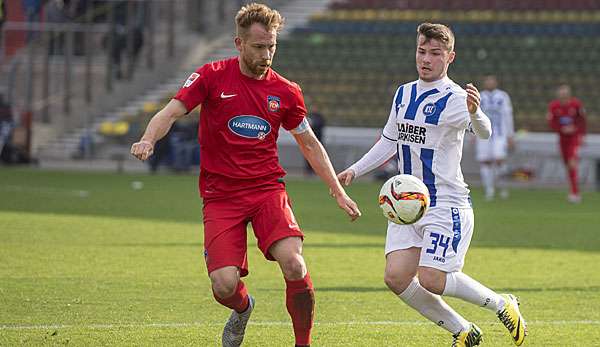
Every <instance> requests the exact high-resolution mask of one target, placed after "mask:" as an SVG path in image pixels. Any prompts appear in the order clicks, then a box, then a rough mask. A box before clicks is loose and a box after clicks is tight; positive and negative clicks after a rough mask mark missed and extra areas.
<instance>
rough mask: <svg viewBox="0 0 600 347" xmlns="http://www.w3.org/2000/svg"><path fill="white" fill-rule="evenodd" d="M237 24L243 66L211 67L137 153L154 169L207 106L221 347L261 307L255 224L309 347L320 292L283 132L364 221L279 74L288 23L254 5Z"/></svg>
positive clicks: (157, 122)
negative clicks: (253, 281)
mask: <svg viewBox="0 0 600 347" xmlns="http://www.w3.org/2000/svg"><path fill="white" fill-rule="evenodd" d="M235 19H236V29H237V33H236V37H235V40H234V42H235V46H236V48H237V50H238V51H239V56H238V57H232V58H229V59H226V60H222V61H217V62H212V63H208V64H206V65H204V66H202V67H201V68H199V69H198V70H196V72H194V73H192V74H191V75H190V77H189V78H188V79H187V81H186V82H185V83H184V84H183V86H182V87H181V89H180V90H179V92H178V93H177V95H175V97H174V98H173V99H172V100H171V101H170V102H169V103H168V104H167V105H166V106H165V108H163V109H162V110H161V111H159V112H158V113H157V114H156V115H155V116H154V117H152V119H151V120H150V123H149V124H148V127H147V128H146V131H145V133H144V135H143V136H142V139H141V140H140V141H139V142H137V143H134V144H133V145H132V147H131V153H132V154H133V155H134V156H135V157H137V158H138V159H141V160H146V159H148V157H149V156H150V155H152V152H153V150H154V145H155V143H156V141H158V139H160V138H162V137H163V136H165V134H166V133H167V132H168V131H169V129H170V128H171V126H172V125H173V123H174V122H175V120H177V119H178V118H181V117H183V116H184V115H186V114H188V113H189V112H191V111H192V110H193V109H194V108H195V107H196V106H198V105H201V111H200V112H201V114H200V126H199V134H198V140H199V142H200V156H201V161H200V167H201V170H200V179H199V185H200V194H201V196H202V197H203V205H204V208H203V216H204V219H203V220H204V256H205V261H206V266H207V268H208V275H209V278H210V280H211V283H212V291H213V295H214V297H215V299H216V300H217V301H218V302H219V303H220V304H222V305H224V306H226V307H228V308H231V309H232V313H231V316H230V317H229V321H228V322H227V323H226V325H225V328H224V329H223V335H222V338H221V341H222V344H223V346H224V347H234V346H239V345H240V344H241V343H242V340H243V337H244V334H245V329H246V324H247V322H248V319H249V318H250V313H251V312H252V310H253V307H254V304H255V301H254V298H253V297H252V296H251V295H249V294H248V290H247V288H246V286H245V284H244V282H243V281H241V280H240V277H244V276H246V275H248V258H247V236H246V234H247V230H246V228H247V225H248V223H249V222H250V223H252V227H253V229H254V234H255V236H256V238H257V241H258V248H260V250H261V251H262V252H263V254H264V256H265V258H267V259H268V260H274V261H277V263H278V264H279V267H280V268H281V272H282V273H283V277H284V280H285V283H286V307H287V310H288V312H289V314H290V316H291V318H292V325H293V329H294V335H295V340H296V346H308V345H310V341H311V336H310V334H311V328H312V325H313V314H314V305H315V298H314V290H313V285H312V282H311V280H310V276H309V274H308V270H307V268H306V264H305V262H304V258H303V256H302V240H303V237H304V235H303V234H302V231H301V230H300V227H299V226H298V223H296V219H295V218H294V214H293V212H292V209H291V207H290V202H289V198H288V196H287V193H286V191H285V184H284V183H283V176H284V175H285V171H284V170H283V168H282V167H281V165H280V164H279V160H278V154H277V137H278V135H279V129H280V127H283V128H284V129H286V130H288V131H290V132H291V133H292V134H293V136H294V138H295V140H296V142H297V143H298V145H299V147H300V150H301V152H302V154H303V155H304V157H305V158H306V159H307V160H308V162H309V163H310V164H311V166H312V168H313V169H314V170H315V172H316V173H317V174H318V175H319V176H320V177H321V178H322V179H323V180H324V181H325V183H326V184H327V185H328V186H329V189H330V192H331V194H332V196H333V197H334V198H335V200H336V202H337V204H338V206H339V207H340V208H341V209H343V210H344V211H345V212H346V213H347V214H348V215H349V216H350V218H351V219H352V220H354V219H356V218H358V217H359V216H360V211H359V209H358V207H357V205H356V203H355V202H354V201H352V199H350V197H348V195H347V194H346V192H345V191H344V188H342V186H341V185H340V183H339V182H338V180H337V178H336V175H335V172H334V170H333V167H332V165H331V162H330V160H329V157H328V155H327V153H326V152H325V149H324V148H323V146H322V145H321V143H320V142H319V140H318V139H317V137H316V136H315V134H314V132H313V131H312V129H311V127H310V125H309V123H308V121H307V119H306V107H305V105H304V98H303V96H302V91H301V90H300V87H299V86H298V85H297V84H296V83H293V82H290V81H288V80H287V79H285V78H283V77H282V76H281V75H279V74H278V73H276V72H275V71H273V69H271V63H272V61H273V57H274V54H275V48H276V44H277V33H278V31H279V30H280V29H281V26H282V24H283V18H282V17H281V15H280V14H279V12H277V11H275V10H272V9H270V8H269V7H267V6H265V5H261V4H249V5H246V6H243V7H242V8H241V9H240V10H239V12H238V14H237V16H236V18H235Z"/></svg>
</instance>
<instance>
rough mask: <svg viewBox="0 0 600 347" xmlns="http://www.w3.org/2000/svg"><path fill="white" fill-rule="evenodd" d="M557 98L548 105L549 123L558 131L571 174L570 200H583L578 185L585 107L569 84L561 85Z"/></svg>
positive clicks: (564, 159)
mask: <svg viewBox="0 0 600 347" xmlns="http://www.w3.org/2000/svg"><path fill="white" fill-rule="evenodd" d="M556 96H557V99H555V100H552V101H551V102H550V104H549V106H548V123H549V125H550V127H551V128H552V130H554V131H555V132H556V133H558V136H559V142H560V153H561V155H562V159H563V162H564V164H565V166H566V169H567V174H568V176H569V184H570V193H569V195H568V200H569V201H570V202H572V203H578V202H581V195H580V194H579V186H578V172H577V171H578V166H579V148H580V147H581V144H582V142H583V138H584V136H585V133H586V121H585V109H584V108H583V104H582V103H581V101H579V100H578V99H577V98H575V97H573V96H572V95H571V87H570V86H569V85H566V84H563V85H560V86H559V87H558V89H557V91H556Z"/></svg>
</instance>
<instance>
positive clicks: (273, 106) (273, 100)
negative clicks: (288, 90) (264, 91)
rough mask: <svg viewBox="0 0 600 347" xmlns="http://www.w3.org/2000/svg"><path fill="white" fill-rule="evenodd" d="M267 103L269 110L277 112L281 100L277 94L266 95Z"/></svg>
mask: <svg viewBox="0 0 600 347" xmlns="http://www.w3.org/2000/svg"><path fill="white" fill-rule="evenodd" d="M267 105H268V106H269V111H271V112H277V111H279V107H280V106H281V101H280V99H279V97H278V96H273V95H269V96H267Z"/></svg>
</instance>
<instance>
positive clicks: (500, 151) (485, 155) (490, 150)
mask: <svg viewBox="0 0 600 347" xmlns="http://www.w3.org/2000/svg"><path fill="white" fill-rule="evenodd" d="M507 151H508V142H507V139H506V137H490V138H489V139H487V140H482V139H480V138H478V139H477V148H476V152H475V154H476V158H477V160H478V161H493V160H504V159H506V154H507Z"/></svg>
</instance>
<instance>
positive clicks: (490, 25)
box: [276, 0, 600, 132]
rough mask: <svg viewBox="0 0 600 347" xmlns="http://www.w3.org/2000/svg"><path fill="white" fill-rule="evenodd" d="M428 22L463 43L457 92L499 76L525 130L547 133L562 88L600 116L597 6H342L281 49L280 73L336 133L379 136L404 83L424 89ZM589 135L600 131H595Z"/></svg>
mask: <svg viewBox="0 0 600 347" xmlns="http://www.w3.org/2000/svg"><path fill="white" fill-rule="evenodd" d="M423 21H439V22H443V23H447V24H450V25H451V27H452V28H453V30H454V31H455V33H456V35H457V36H459V37H460V40H458V44H457V49H458V56H457V59H456V61H455V63H454V64H453V66H451V75H452V77H453V78H454V79H455V81H456V82H458V83H462V84H464V83H467V82H470V81H473V82H475V83H478V82H479V81H480V80H481V77H482V76H483V75H485V74H489V73H494V74H496V75H498V76H499V78H500V79H501V81H502V85H503V86H504V88H505V89H506V90H507V91H508V92H509V93H510V94H511V96H512V97H513V103H514V108H515V114H516V119H515V121H516V126H517V128H518V129H523V130H531V131H547V130H548V129H547V127H546V122H545V120H544V117H545V114H546V105H547V103H548V101H549V100H550V99H552V98H553V93H554V90H555V87H556V86H557V85H558V84H559V83H563V82H568V83H570V84H571V85H573V87H574V89H575V90H574V93H575V95H577V96H578V97H580V98H581V99H582V100H583V102H584V103H585V104H586V106H587V109H588V112H590V119H591V120H593V119H594V114H595V113H596V111H597V110H598V109H600V98H598V97H597V95H598V94H597V91H596V90H597V88H596V85H597V76H598V75H599V74H598V73H599V72H600V66H599V65H598V64H597V63H596V62H597V61H598V58H599V57H600V3H599V2H597V1H584V0H574V1H568V2H567V1H534V0H527V1H500V0H487V1H469V0H459V1H442V0H428V1H416V0H415V1H411V0H346V1H334V2H332V3H331V5H330V7H329V9H328V10H327V11H324V12H322V13H319V14H317V15H314V16H313V17H312V20H311V21H310V22H309V23H308V24H307V25H306V26H304V27H301V28H297V29H296V30H295V31H294V32H293V33H292V35H290V36H289V37H288V38H287V39H284V40H281V41H280V42H279V46H280V47H281V49H280V51H279V52H280V53H278V54H279V56H278V58H277V59H276V65H277V66H276V67H277V68H279V69H280V70H281V71H285V72H286V74H287V76H289V77H290V78H291V79H293V80H297V81H298V82H299V83H300V84H301V85H302V87H303V89H304V91H305V93H306V95H307V96H309V97H310V98H311V100H314V101H315V102H316V103H317V104H318V105H319V106H320V109H321V110H322V111H323V113H324V114H326V115H327V116H328V122H329V124H332V125H339V126H373V127H378V126H381V125H382V124H384V122H385V120H386V118H387V115H388V113H389V107H388V105H387V104H386V102H385V101H386V100H390V99H391V96H392V94H393V92H394V90H395V88H396V86H397V85H398V83H400V82H402V81H409V80H413V79H416V72H415V69H414V44H415V29H416V26H417V25H418V24H419V23H421V22H423ZM589 130H590V131H592V132H599V131H600V124H598V122H594V121H590V129H589Z"/></svg>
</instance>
